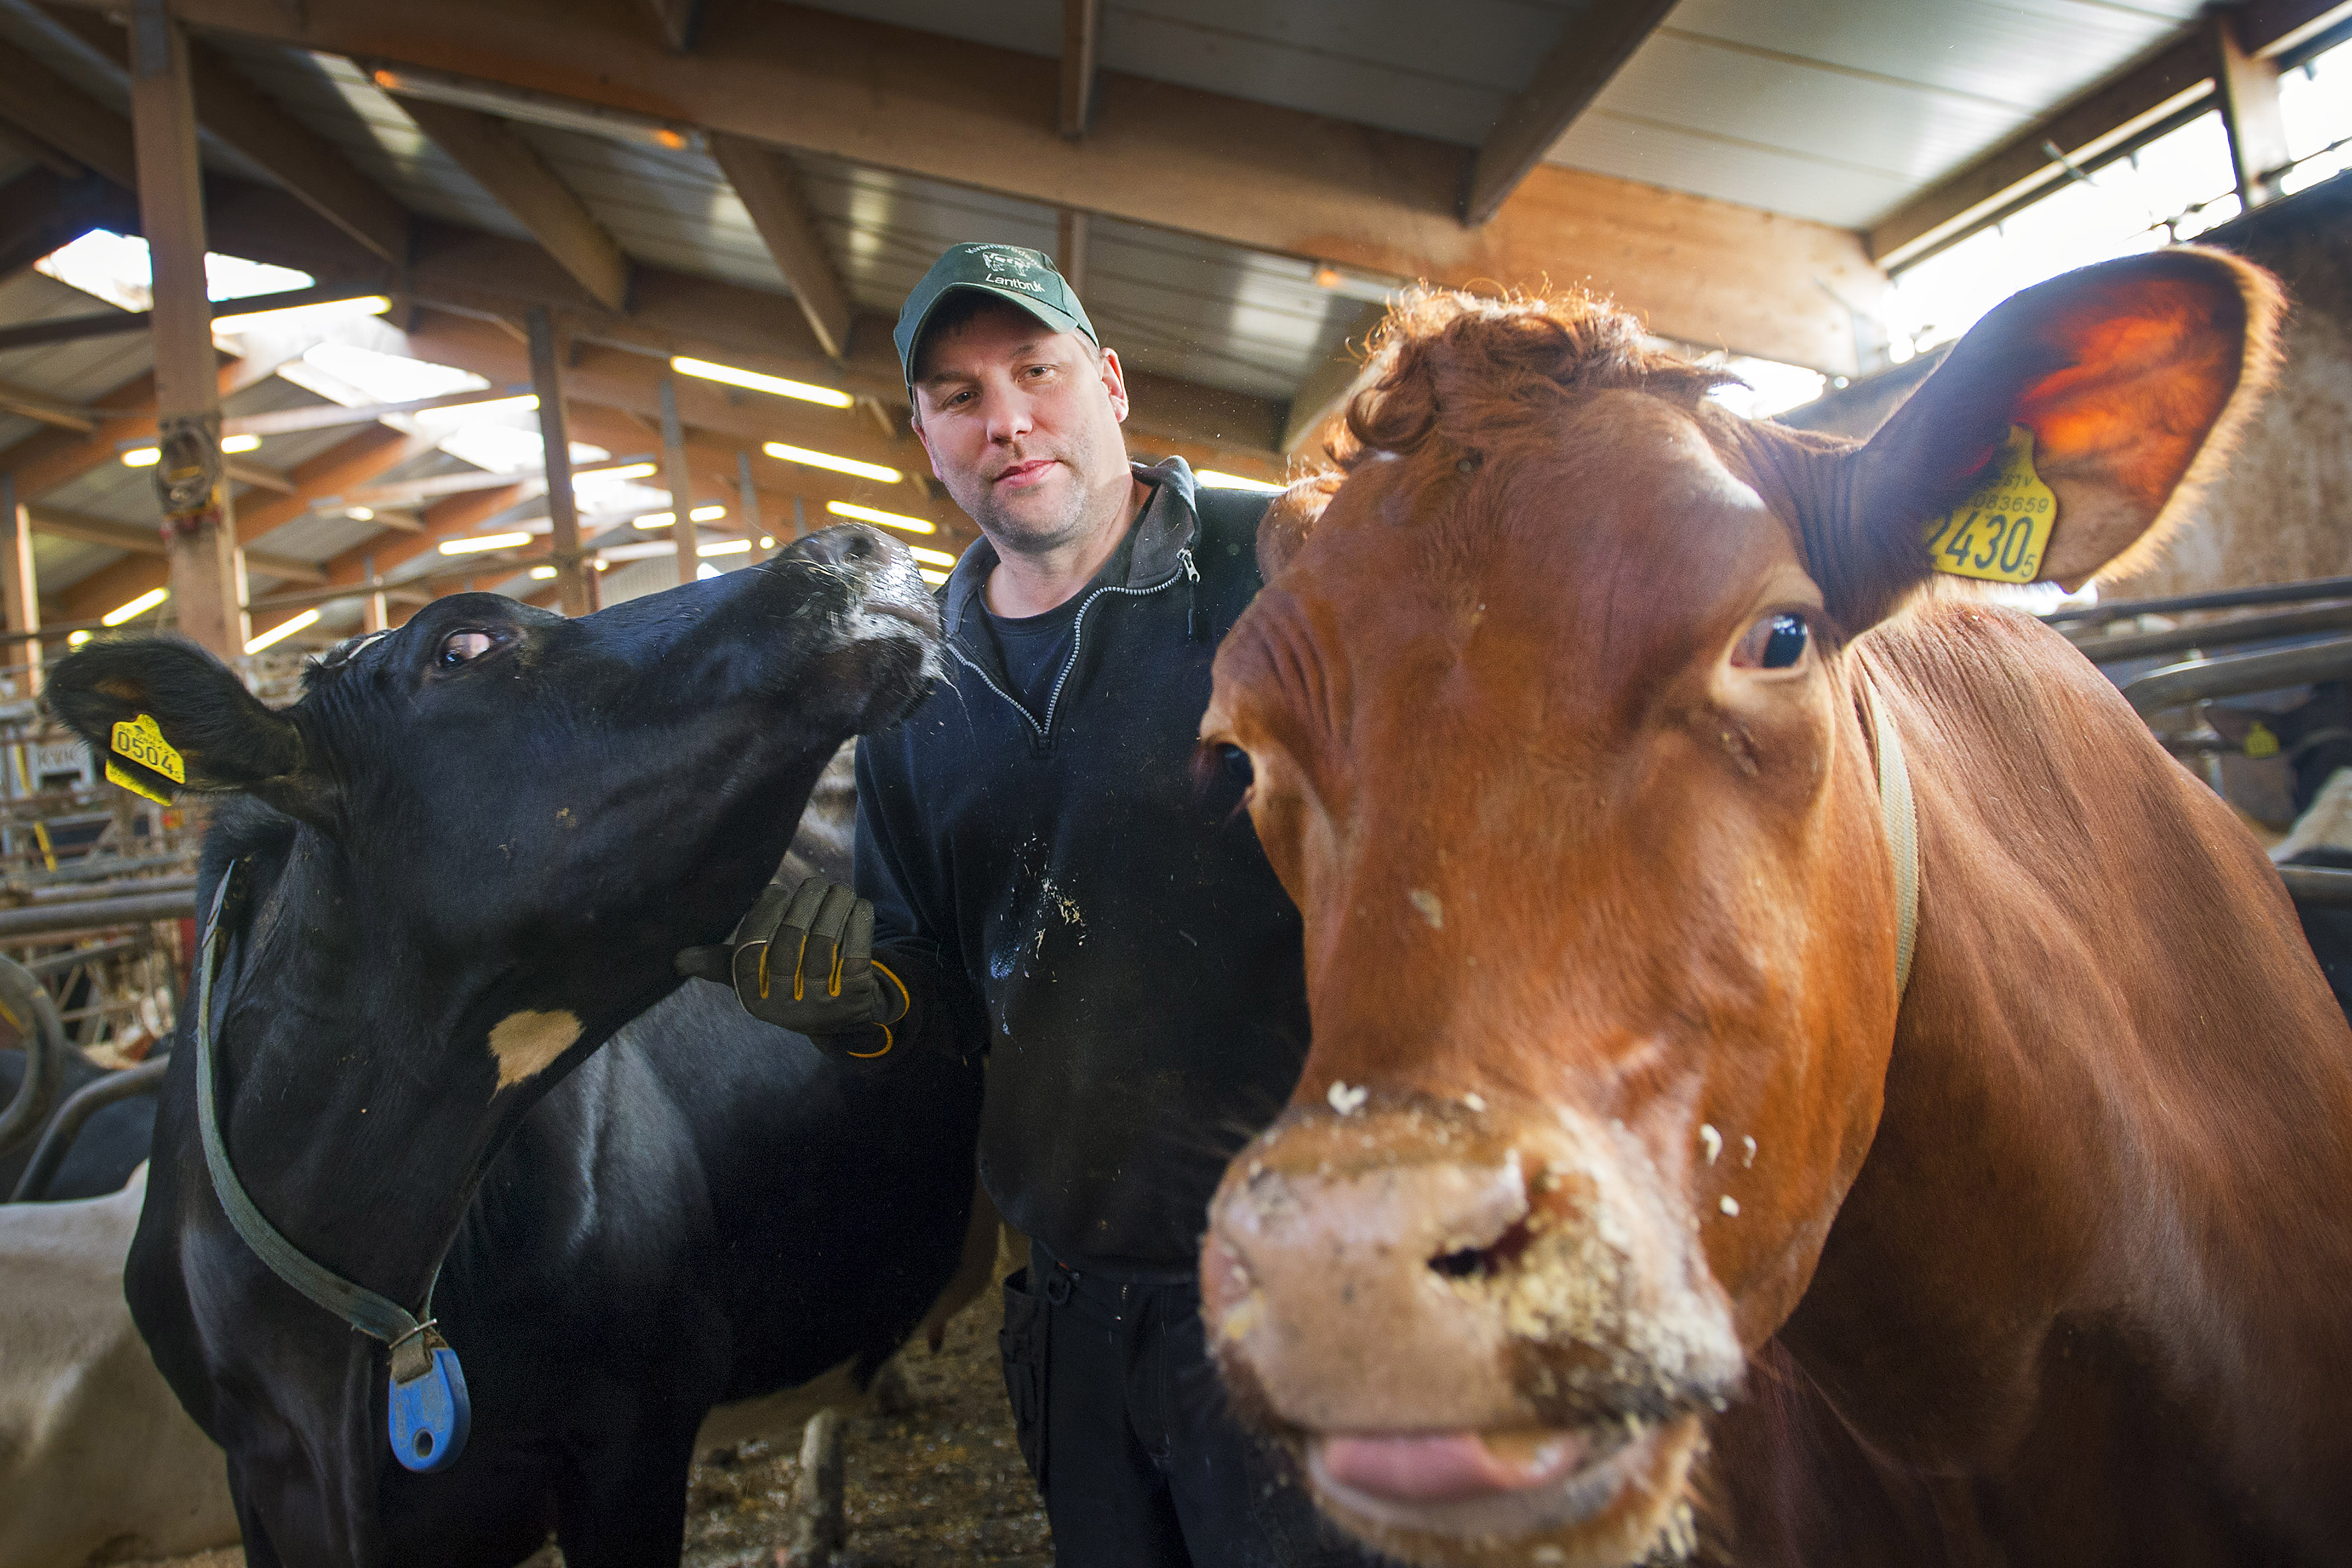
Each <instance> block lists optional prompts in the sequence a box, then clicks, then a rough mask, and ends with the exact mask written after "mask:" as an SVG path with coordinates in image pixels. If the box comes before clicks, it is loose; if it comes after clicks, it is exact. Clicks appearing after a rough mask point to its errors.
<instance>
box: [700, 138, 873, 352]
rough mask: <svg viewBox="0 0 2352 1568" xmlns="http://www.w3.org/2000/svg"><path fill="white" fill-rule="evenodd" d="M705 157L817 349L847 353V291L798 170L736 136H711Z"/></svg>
mask: <svg viewBox="0 0 2352 1568" xmlns="http://www.w3.org/2000/svg"><path fill="white" fill-rule="evenodd" d="M710 155H711V157H712V158H713V159H715V160H716V161H717V162H718V164H719V169H720V171H721V172H722V173H724V174H726V176H727V183H728V184H730V185H732V186H734V187H735V195H736V197H737V198H738V199H739V200H740V201H741V202H742V204H743V210H744V211H745V212H747V213H749V214H751V224H752V226H753V227H755V228H757V229H758V230H759V231H760V238H761V242H762V243H764V244H765V245H766V246H767V247H768V256H769V258H770V259H771V260H772V261H774V262H775V264H776V270H777V271H779V272H781V273H782V274H783V276H784V282H785V284H786V286H787V287H789V288H790V289H792V291H793V299H794V300H798V301H800V307H801V311H802V313H803V315H805V316H807V317H808V324H809V330H810V331H813V332H814V333H815V334H816V341H817V344H818V346H819V347H821V348H823V349H824V352H825V353H826V354H827V355H828V356H829V357H831V358H834V359H839V358H841V356H842V355H844V354H845V353H848V352H849V324H850V319H851V311H850V304H849V289H848V287H847V286H846V285H845V284H844V283H843V282H842V280H841V273H840V271H839V270H838V269H837V268H835V266H834V264H833V254H832V252H831V251H829V250H828V249H827V248H826V247H825V243H824V229H823V228H821V227H819V226H818V224H817V219H816V214H815V213H814V212H813V211H812V210H810V207H809V205H808V197H807V196H806V195H803V192H802V190H801V179H800V172H799V171H798V170H796V169H794V168H793V165H792V161H791V160H790V159H788V158H786V157H785V156H784V155H783V154H782V153H778V152H775V151H772V149H770V148H766V147H761V146H757V145H755V144H754V143H752V142H746V141H744V140H742V139H741V138H740V137H737V136H713V137H712V138H711V139H710Z"/></svg>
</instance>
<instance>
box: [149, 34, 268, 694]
mask: <svg viewBox="0 0 2352 1568" xmlns="http://www.w3.org/2000/svg"><path fill="white" fill-rule="evenodd" d="M131 135H132V141H133V143H134V151H135V152H136V153H137V157H138V174H139V221H140V226H142V228H144V229H145V230H146V231H147V246H148V254H149V257H150V258H151V261H152V266H153V268H154V291H155V305H154V317H153V332H154V339H155V408H156V416H157V417H156V426H157V431H156V434H157V437H158V445H160V446H161V447H163V460H162V461H161V462H159V463H157V464H156V465H155V468H154V470H153V471H154V479H155V489H156V494H157V496H158V498H159V500H161V501H162V503H163V542H164V547H165V559H166V560H167V561H168V562H169V563H170V566H171V574H172V605H173V614H174V617H175V618H176V620H177V622H178V624H179V628H180V631H181V633H182V634H183V635H184V636H186V637H190V638H193V639H194V641H195V642H196V643H198V644H199V645H201V646H202V647H205V648H208V649H210V650H211V651H212V652H213V653H215V654H216V655H218V656H219V657H220V658H224V659H236V658H240V657H241V656H243V654H244V652H245V642H246V638H247V637H248V636H250V635H251V628H250V626H249V625H248V623H247V619H246V614H245V574H243V573H242V572H241V571H239V570H238V561H237V552H236V516H235V513H234V510H233V509H232V508H231V506H230V504H229V495H228V485H227V480H226V472H225V470H224V468H223V466H222V461H221V449H220V420H221V414H220V382H219V379H218V361H217V360H216V359H215V356H214V353H213V330H212V320H213V312H212V306H211V304H210V302H209V301H208V300H207V299H206V297H205V206H204V190H203V185H202V184H201V171H200V170H199V168H198V166H197V162H196V117H195V109H194V95H193V94H192V92H191V91H190V89H189V86H188V42H187V39H186V37H184V35H183V34H182V33H181V31H180V29H179V26H178V25H177V24H175V23H174V22H173V21H172V19H171V17H170V16H167V15H165V13H164V0H135V3H134V4H133V5H132V7H131Z"/></svg>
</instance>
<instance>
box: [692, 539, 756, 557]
mask: <svg viewBox="0 0 2352 1568" xmlns="http://www.w3.org/2000/svg"><path fill="white" fill-rule="evenodd" d="M750 549H751V541H750V540H748V539H722V540H720V541H719V542H718V543H716V544H706V545H704V546H702V547H701V548H700V549H698V550H697V551H696V552H695V553H696V554H697V555H740V554H742V553H744V552H746V551H748V550H750Z"/></svg>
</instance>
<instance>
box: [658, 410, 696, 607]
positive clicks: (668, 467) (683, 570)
mask: <svg viewBox="0 0 2352 1568" xmlns="http://www.w3.org/2000/svg"><path fill="white" fill-rule="evenodd" d="M661 436H662V482H663V483H664V484H666V485H667V486H668V487H669V527H670V535H669V536H670V540H671V542H673V543H675V544H676V545H677V580H678V581H679V582H681V583H691V582H693V581H694V569H695V568H696V567H698V566H699V565H701V564H702V557H701V556H699V555H698V554H696V553H695V542H694V473H693V470H691V469H689V468H688V467H687V466H686V431H685V429H684V428H683V427H682V426H680V425H679V424H678V422H677V376H676V375H665V376H663V377H662V378H661Z"/></svg>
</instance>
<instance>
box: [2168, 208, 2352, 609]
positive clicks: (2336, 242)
mask: <svg viewBox="0 0 2352 1568" xmlns="http://www.w3.org/2000/svg"><path fill="white" fill-rule="evenodd" d="M2200 243H2203V244H2210V245H2217V246H2221V247H2223V248H2226V249H2229V250H2233V251H2235V252H2237V253H2238V254H2239V255H2241V256H2243V257H2245V258H2247V259H2249V260H2252V261H2258V262H2260V263H2262V265H2263V266H2264V267H2267V268H2270V269H2271V270H2272V271H2273V272H2275V273H2277V274H2278V275H2279V279H2280V280H2281V281H2282V282H2284V284H2285V285H2286V289H2287V299H2288V309H2289V313H2288V316H2287V320H2286V328H2285V331H2284V333H2283V334H2282V336H2281V340H2280V346H2281V348H2282V349H2284V352H2285V363H2284V364H2283V365H2282V366H2281V367H2280V376H2279V383H2278V386H2277V388H2276V390H2274V391H2273V393H2272V394H2271V395H2270V397H2269V399H2268V400H2267V401H2266V403H2265V404H2264V405H2263V409H2262V411H2261V413H2259V414H2258V415H2257V416H2255V418H2254V421H2253V423H2252V425H2251V426H2249V428H2248V429H2247V432H2246V436H2245V438H2244V440H2243V441H2242V443H2241V444H2240V446H2239V448H2238V452H2237V455H2236V457H2235V458H2233V459H2232V460H2231V464H2230V468H2229V472H2228V474H2227V476H2226V477H2225V478H2224V479H2221V481H2220V482H2219V483H2217V484H2216V485H2215V486H2214V487H2213V489H2212V490H2211V491H2210V493H2209V494H2208V495H2207V496H2206V498H2205V500H2203V502H2202V503H2201V504H2200V507H2199V508H2198V511H2197V513H2196V514H2195V515H2194V516H2192V517H2191V519H2190V520H2189V523H2188V525H2187V526H2185V527H2184V528H2183V529H2182V530H2181V531H2179V533H2178V534H2176V535H2175V536H2174V537H2173V540H2172V542H2171V544H2170V547H2169V548H2168V550H2167V551H2166V552H2165V554H2164V556H2163V558H2162V559H2161V560H2159V561H2158V563H2156V564H2155V565H2154V566H2152V567H2150V568H2149V569H2148V570H2147V571H2145V572H2143V573H2141V574H2139V575H2137V576H2136V577H2134V578H2132V579H2131V581H2130V582H2129V584H2126V585H2125V589H2124V591H2126V592H2128V593H2129V594H2130V595H2132V596H2133V597H2135V598H2138V597H2151V596H2158V595H2168V594H2179V593H2189V592H2194V591H2197V590H2200V589H2206V588H2228V587H2241V586H2244V585H2246V584H2254V583H2281V582H2288V581H2292V580H2294V579H2296V578H2302V577H2339V576H2344V575H2347V574H2352V174H2339V175H2337V176H2336V178H2335V179H2332V180H2329V181H2327V182H2326V183H2325V184H2319V185H2315V186H2313V187H2312V188H2311V189H2310V190H2308V191H2305V192H2303V193H2302V194H2300V195H2294V196H2291V197H2289V198H2287V199H2286V200H2284V201H2283V202H2279V203H2277V204H2275V205H2272V206H2269V207H2265V208H2263V209H2262V210H2260V211H2258V212H2256V213H2254V214H2253V215H2252V216H2249V217H2246V218H2242V219H2240V220H2239V221H2238V222H2236V223H2233V224H2230V225H2227V226H2224V227H2221V228H2218V229H2215V230H2213V231H2212V232H2211V233H2210V234H2208V235H2206V236H2204V237H2203V238H2202V239H2201V240H2200Z"/></svg>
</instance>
